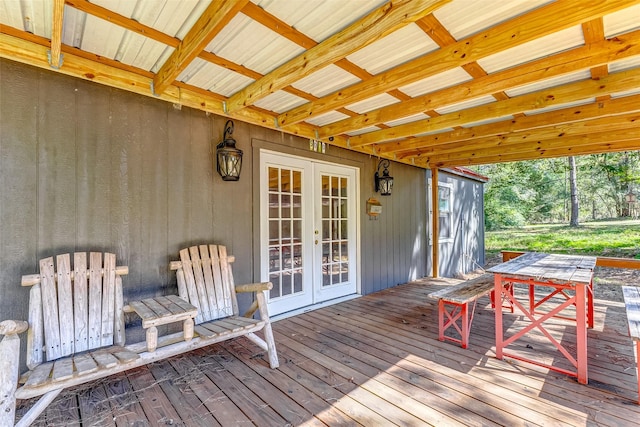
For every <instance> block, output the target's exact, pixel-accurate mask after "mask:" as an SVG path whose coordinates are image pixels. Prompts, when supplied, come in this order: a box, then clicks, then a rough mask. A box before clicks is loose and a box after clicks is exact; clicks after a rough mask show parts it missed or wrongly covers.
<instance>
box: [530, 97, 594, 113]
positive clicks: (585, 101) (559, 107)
mask: <svg viewBox="0 0 640 427" xmlns="http://www.w3.org/2000/svg"><path fill="white" fill-rule="evenodd" d="M595 100H596V99H595V98H587V99H581V100H579V101H574V102H567V103H566V104H558V105H551V106H549V107H545V108H538V109H536V110H530V111H524V114H525V115H527V116H534V115H536V114H542V113H548V112H549V111H556V110H562V109H563V108H569V107H577V106H579V105H586V104H590V103H592V102H595Z"/></svg>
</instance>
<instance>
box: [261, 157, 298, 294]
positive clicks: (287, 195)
mask: <svg viewBox="0 0 640 427" xmlns="http://www.w3.org/2000/svg"><path fill="white" fill-rule="evenodd" d="M268 175H269V280H270V281H271V282H272V283H273V289H272V290H271V292H270V293H269V298H270V300H274V299H277V298H281V297H286V296H289V295H293V294H296V293H301V292H303V283H302V267H303V259H302V243H303V242H302V203H303V202H302V199H303V194H302V172H301V171H295V170H292V169H289V168H278V167H269V173H268ZM294 194H295V195H294Z"/></svg>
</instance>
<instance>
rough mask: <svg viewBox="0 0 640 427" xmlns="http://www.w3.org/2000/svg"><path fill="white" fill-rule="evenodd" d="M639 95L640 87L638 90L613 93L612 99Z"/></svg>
mask: <svg viewBox="0 0 640 427" xmlns="http://www.w3.org/2000/svg"><path fill="white" fill-rule="evenodd" d="M638 94H640V87H639V88H637V89H630V90H625V91H624V92H616V93H612V94H611V97H612V98H623V97H625V96H631V95H638Z"/></svg>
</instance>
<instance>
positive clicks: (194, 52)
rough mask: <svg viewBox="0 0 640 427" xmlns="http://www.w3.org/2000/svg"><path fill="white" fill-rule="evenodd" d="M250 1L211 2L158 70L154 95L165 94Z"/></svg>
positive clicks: (154, 82)
mask: <svg viewBox="0 0 640 427" xmlns="http://www.w3.org/2000/svg"><path fill="white" fill-rule="evenodd" d="M248 1H249V0H218V1H214V2H211V4H210V5H209V7H207V9H206V10H205V11H204V13H203V14H202V15H201V16H200V18H198V20H197V21H196V23H195V24H194V25H193V27H192V28H191V29H190V30H189V32H188V33H187V35H186V36H184V40H182V41H181V42H180V44H179V45H178V46H177V47H176V50H174V51H173V53H172V54H171V56H170V57H169V59H167V61H166V62H165V63H164V64H163V65H162V67H160V69H159V70H158V72H157V74H156V76H155V77H154V79H153V90H154V92H155V93H156V94H160V93H163V92H164V91H165V89H166V88H168V87H169V86H170V85H171V83H173V81H174V80H175V79H176V77H178V75H179V74H180V73H181V72H182V71H183V70H184V69H185V68H187V66H188V65H189V64H190V63H191V61H193V60H194V59H195V58H196V57H197V56H198V55H199V54H200V52H202V51H203V50H204V48H205V47H206V46H207V44H209V42H210V41H211V40H213V38H214V37H215V36H216V34H218V33H219V32H220V31H221V30H222V28H224V26H225V25H226V24H227V23H229V21H231V19H232V18H233V17H234V16H235V15H236V14H237V13H238V12H239V11H240V10H241V9H242V8H243V7H244V5H246V4H247V2H248Z"/></svg>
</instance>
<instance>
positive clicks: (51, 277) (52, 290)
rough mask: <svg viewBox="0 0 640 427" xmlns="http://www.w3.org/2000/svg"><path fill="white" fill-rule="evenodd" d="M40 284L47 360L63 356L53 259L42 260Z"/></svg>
mask: <svg viewBox="0 0 640 427" xmlns="http://www.w3.org/2000/svg"><path fill="white" fill-rule="evenodd" d="M40 284H41V287H42V314H43V320H44V341H45V345H46V355H47V360H53V359H57V358H58V357H61V356H62V352H61V350H60V323H59V317H58V295H57V294H58V292H57V291H56V278H55V269H54V267H53V257H49V258H45V259H43V260H40Z"/></svg>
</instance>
